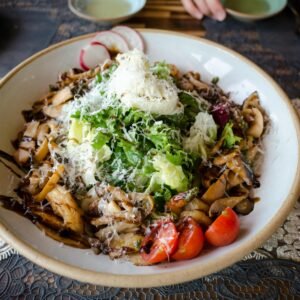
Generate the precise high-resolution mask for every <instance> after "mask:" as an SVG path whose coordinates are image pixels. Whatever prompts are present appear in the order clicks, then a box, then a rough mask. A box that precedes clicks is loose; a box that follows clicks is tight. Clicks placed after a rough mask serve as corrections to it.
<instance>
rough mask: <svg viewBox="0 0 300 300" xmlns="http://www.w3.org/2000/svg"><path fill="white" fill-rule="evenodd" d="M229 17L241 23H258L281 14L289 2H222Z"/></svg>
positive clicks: (258, 0)
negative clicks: (257, 21)
mask: <svg viewBox="0 0 300 300" xmlns="http://www.w3.org/2000/svg"><path fill="white" fill-rule="evenodd" d="M222 2H223V5H224V6H225V8H226V11H227V13H228V14H229V15H231V16H233V17H235V18H236V19H239V20H241V21H256V20H262V19H266V18H269V17H272V16H274V15H276V14H278V13H279V12H281V11H282V10H283V9H284V8H285V6H286V5H287V0H222Z"/></svg>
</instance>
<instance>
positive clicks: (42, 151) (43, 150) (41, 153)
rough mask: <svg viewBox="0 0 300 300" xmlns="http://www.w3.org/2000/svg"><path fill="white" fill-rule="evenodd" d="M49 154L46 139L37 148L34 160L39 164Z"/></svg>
mask: <svg viewBox="0 0 300 300" xmlns="http://www.w3.org/2000/svg"><path fill="white" fill-rule="evenodd" d="M48 153H49V148H48V140H47V139H46V138H45V139H44V141H43V143H42V144H41V145H40V146H39V147H38V148H37V150H36V152H35V156H34V158H35V160H36V161H37V162H41V161H43V160H44V159H45V158H46V156H47V155H48Z"/></svg>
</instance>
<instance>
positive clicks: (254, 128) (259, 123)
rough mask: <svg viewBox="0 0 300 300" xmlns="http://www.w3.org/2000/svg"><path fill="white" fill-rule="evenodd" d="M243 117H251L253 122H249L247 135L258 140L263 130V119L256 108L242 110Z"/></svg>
mask: <svg viewBox="0 0 300 300" xmlns="http://www.w3.org/2000/svg"><path fill="white" fill-rule="evenodd" d="M243 113H244V115H249V116H251V119H253V121H251V122H250V127H249V128H248V130H247V134H248V135H250V136H253V137H255V138H259V137H260V136H261V135H262V133H263V130H264V117H263V115H262V113H261V112H260V110H259V109H258V108H255V107H254V108H251V109H245V110H243Z"/></svg>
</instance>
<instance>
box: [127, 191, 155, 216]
mask: <svg viewBox="0 0 300 300" xmlns="http://www.w3.org/2000/svg"><path fill="white" fill-rule="evenodd" d="M129 198H130V199H131V200H132V202H133V204H134V206H135V207H138V208H139V209H141V210H142V211H143V214H144V216H148V215H150V214H151V213H152V211H153V209H154V199H153V197H152V196H151V195H149V194H145V193H134V192H132V193H130V194H129Z"/></svg>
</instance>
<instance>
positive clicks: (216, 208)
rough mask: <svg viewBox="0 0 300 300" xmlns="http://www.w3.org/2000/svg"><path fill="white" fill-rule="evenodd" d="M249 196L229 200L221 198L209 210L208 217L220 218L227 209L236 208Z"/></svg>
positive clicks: (229, 198)
mask: <svg viewBox="0 0 300 300" xmlns="http://www.w3.org/2000/svg"><path fill="white" fill-rule="evenodd" d="M246 197H247V195H243V196H239V197H228V198H221V199H218V200H216V201H215V202H214V203H213V204H212V205H211V206H210V208H209V213H208V215H209V216H210V217H214V216H216V215H217V216H218V215H220V214H221V212H222V211H223V210H224V209H225V208H226V207H231V208H234V207H235V206H236V205H238V204H239V203H240V202H241V201H243V200H244V199H245V198H246Z"/></svg>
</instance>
